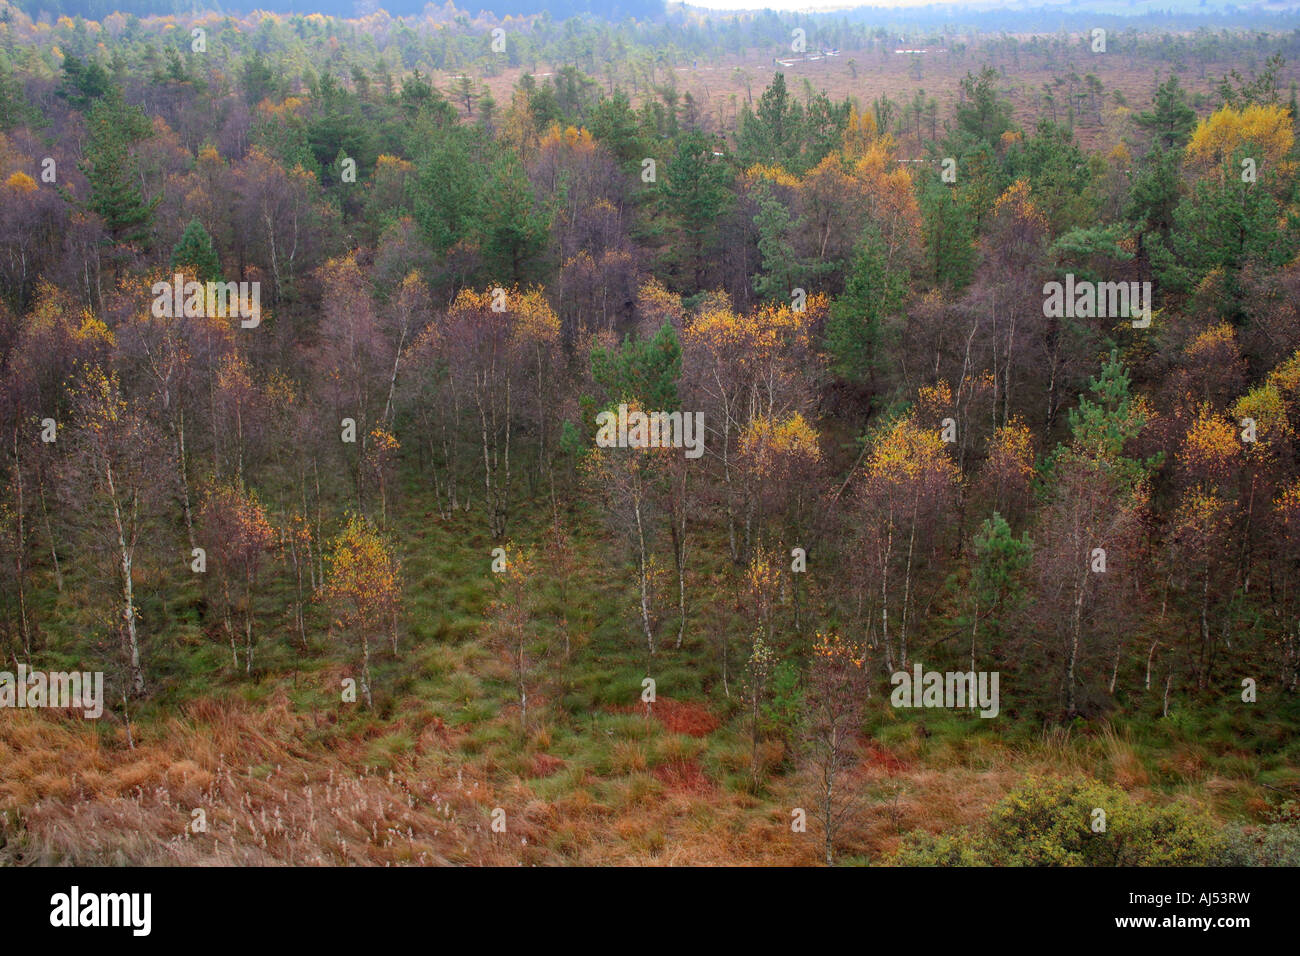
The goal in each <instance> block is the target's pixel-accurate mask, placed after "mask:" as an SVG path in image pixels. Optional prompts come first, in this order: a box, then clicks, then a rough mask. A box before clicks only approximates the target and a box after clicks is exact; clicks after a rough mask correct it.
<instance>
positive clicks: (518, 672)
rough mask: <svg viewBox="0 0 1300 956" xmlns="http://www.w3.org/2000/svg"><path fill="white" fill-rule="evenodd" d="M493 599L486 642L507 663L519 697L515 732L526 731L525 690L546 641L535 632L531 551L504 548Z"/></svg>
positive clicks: (535, 584)
mask: <svg viewBox="0 0 1300 956" xmlns="http://www.w3.org/2000/svg"><path fill="white" fill-rule="evenodd" d="M494 577H495V579H496V585H497V586H496V598H495V600H493V602H492V605H491V606H490V607H489V608H488V613H487V618H488V632H489V640H490V641H491V642H492V644H493V645H494V646H496V647H497V648H498V649H500V650H501V651H502V652H504V653H505V655H506V656H507V657H508V658H509V660H510V670H511V674H512V676H513V678H514V683H515V689H516V690H517V692H518V694H519V730H520V733H525V734H526V733H527V731H528V691H529V688H530V687H532V686H533V682H534V680H535V679H536V676H537V673H538V669H539V666H540V663H541V660H542V659H543V658H544V657H545V653H546V641H545V640H544V637H543V632H542V631H541V630H539V629H538V627H537V621H536V609H537V601H538V596H539V595H538V583H539V578H538V574H537V564H536V557H535V555H534V554H533V552H531V551H529V550H527V549H524V548H516V547H514V546H513V545H511V544H509V543H507V545H506V546H505V570H504V571H501V572H499V573H497V574H496V575H494Z"/></svg>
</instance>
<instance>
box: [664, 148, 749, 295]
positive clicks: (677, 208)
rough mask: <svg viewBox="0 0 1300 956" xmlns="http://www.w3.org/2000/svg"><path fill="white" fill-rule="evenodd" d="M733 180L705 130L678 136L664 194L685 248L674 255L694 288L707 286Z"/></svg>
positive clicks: (665, 204) (689, 283)
mask: <svg viewBox="0 0 1300 956" xmlns="http://www.w3.org/2000/svg"><path fill="white" fill-rule="evenodd" d="M729 181H730V176H729V174H728V172H727V168H726V167H725V166H724V165H723V164H722V163H720V162H718V161H717V159H716V157H714V155H713V145H712V143H711V142H710V140H709V138H708V137H707V136H705V134H704V133H701V132H698V131H691V132H688V133H683V134H682V135H681V136H680V137H679V138H678V140H677V149H676V151H675V152H674V154H673V156H672V158H671V159H670V160H669V161H668V163H667V164H666V165H665V167H664V184H663V187H662V196H663V204H664V207H665V209H666V210H667V212H668V214H669V215H670V216H671V217H672V219H673V220H674V222H675V223H676V225H677V228H678V231H679V233H680V235H681V238H682V243H681V250H682V251H681V252H678V253H675V254H674V255H675V257H676V258H677V259H678V263H677V264H678V266H679V268H680V271H681V273H682V274H683V278H684V280H685V282H686V287H687V288H688V289H689V290H690V291H698V290H699V289H702V288H703V287H704V281H705V274H706V272H707V254H708V252H709V250H710V249H711V247H712V245H713V241H714V238H715V236H716V233H717V228H718V221H719V220H720V219H721V218H722V215H723V213H724V212H726V210H727V208H728V206H729V205H730V204H731V200H732V196H731V192H730V190H729V189H728V188H727V187H728V183H729Z"/></svg>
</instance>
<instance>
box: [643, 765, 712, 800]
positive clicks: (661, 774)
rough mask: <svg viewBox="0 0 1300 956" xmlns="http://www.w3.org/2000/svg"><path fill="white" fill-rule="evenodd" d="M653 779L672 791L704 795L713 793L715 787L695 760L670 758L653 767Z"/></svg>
mask: <svg viewBox="0 0 1300 956" xmlns="http://www.w3.org/2000/svg"><path fill="white" fill-rule="evenodd" d="M654 775H655V779H656V780H658V781H659V782H660V783H662V784H663V785H664V786H665V787H667V788H668V789H669V790H671V791H673V792H674V793H684V794H692V795H696V796H704V795H707V794H713V793H715V792H716V791H717V787H715V786H714V785H713V781H711V780H710V779H709V778H708V777H707V776H705V774H704V771H703V770H701V769H700V764H699V761H697V760H671V761H669V762H668V763H663V764H660V765H659V766H657V767H655V769H654Z"/></svg>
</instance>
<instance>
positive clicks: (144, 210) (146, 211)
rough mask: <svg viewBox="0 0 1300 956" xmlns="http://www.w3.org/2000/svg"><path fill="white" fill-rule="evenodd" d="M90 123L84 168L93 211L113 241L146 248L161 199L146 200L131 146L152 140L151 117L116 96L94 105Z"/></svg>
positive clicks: (88, 121) (82, 164)
mask: <svg viewBox="0 0 1300 956" xmlns="http://www.w3.org/2000/svg"><path fill="white" fill-rule="evenodd" d="M87 123H88V125H89V127H90V140H89V142H88V143H87V145H86V154H85V160H84V161H83V162H82V163H81V170H82V172H84V173H85V174H86V178H87V179H88V180H90V203H89V205H90V208H91V209H92V210H93V211H94V212H95V213H96V214H97V215H98V216H99V217H100V218H101V219H103V220H104V225H105V227H106V228H107V229H108V231H109V234H110V235H111V236H112V237H113V239H114V241H116V242H129V243H140V244H144V243H146V242H147V241H148V239H149V230H150V225H151V223H152V221H153V213H154V210H155V209H156V208H157V206H158V203H159V201H160V198H161V197H155V198H153V199H146V198H145V196H144V193H143V191H142V190H141V188H140V182H141V177H140V173H139V168H138V164H137V161H136V159H135V157H134V156H132V154H131V147H132V146H133V145H134V144H135V143H138V142H139V141H140V140H143V139H145V138H146V137H148V136H149V134H150V132H151V131H152V126H151V125H150V123H149V119H148V117H147V116H145V113H144V111H143V110H141V109H140V108H139V107H134V106H127V105H126V103H124V102H123V101H122V97H121V94H120V93H116V92H115V93H114V94H113V95H110V96H107V97H105V98H103V99H100V100H98V101H96V102H95V104H94V105H93V106H92V107H91V108H90V114H89V116H88V117H87Z"/></svg>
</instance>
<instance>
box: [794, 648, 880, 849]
mask: <svg viewBox="0 0 1300 956" xmlns="http://www.w3.org/2000/svg"><path fill="white" fill-rule="evenodd" d="M864 664H865V657H864V654H863V651H862V650H861V649H860V648H859V647H856V646H855V645H853V644H852V643H850V642H848V641H845V640H844V639H843V638H841V637H840V636H839V635H837V634H828V635H822V634H821V633H818V634H817V637H816V640H815V641H814V642H813V647H812V658H811V659H810V661H809V663H808V673H807V689H806V691H805V693H804V708H805V709H804V719H803V739H804V748H805V755H806V760H807V762H808V765H809V768H810V770H811V772H812V775H813V779H814V781H815V784H816V787H817V790H816V803H815V806H816V810H815V812H816V814H817V817H818V819H820V820H821V824H822V834H823V840H824V844H823V848H824V852H825V858H826V865H827V866H832V865H834V863H835V838H836V836H837V835H838V834H839V831H840V828H841V827H842V826H843V824H844V822H845V821H846V820H847V819H848V817H849V814H850V813H851V812H852V811H853V808H854V800H855V795H854V794H853V792H852V790H851V789H850V788H851V784H850V783H849V771H850V770H851V768H852V767H853V765H854V763H855V760H856V755H857V735H858V733H860V732H861V729H862V728H861V724H862V714H863V704H864V699H865V696H866V695H865V690H866V688H865V673H866V669H865V667H864Z"/></svg>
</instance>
